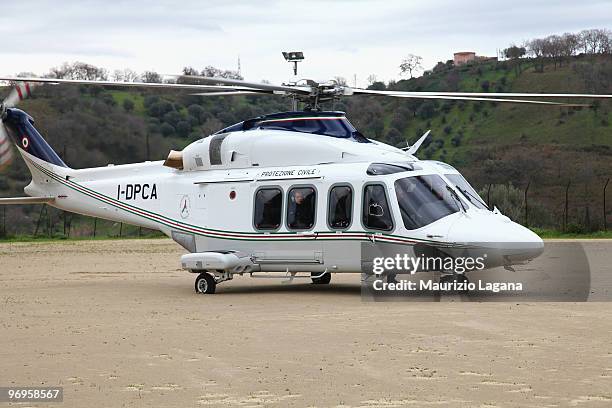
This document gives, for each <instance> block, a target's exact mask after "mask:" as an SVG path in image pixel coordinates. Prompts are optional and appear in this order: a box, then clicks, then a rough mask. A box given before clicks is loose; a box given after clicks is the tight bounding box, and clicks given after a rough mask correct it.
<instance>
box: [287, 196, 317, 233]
mask: <svg viewBox="0 0 612 408" xmlns="http://www.w3.org/2000/svg"><path fill="white" fill-rule="evenodd" d="M292 201H293V203H292V204H293V205H291V207H290V209H289V227H290V228H291V229H309V228H311V227H312V224H313V216H312V215H313V214H312V211H311V210H312V209H311V207H312V205H311V204H310V203H309V202H308V201H309V200H307V199H306V197H305V195H304V193H303V192H302V191H301V190H295V191H294V192H293V200H292Z"/></svg>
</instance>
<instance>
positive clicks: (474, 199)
mask: <svg viewBox="0 0 612 408" xmlns="http://www.w3.org/2000/svg"><path fill="white" fill-rule="evenodd" d="M444 176H445V177H446V178H447V179H449V180H450V182H451V183H453V184H454V185H455V186H456V187H457V189H458V190H459V191H461V194H463V196H464V197H465V198H466V199H467V200H468V201H469V202H470V204H472V205H473V206H474V207H476V208H480V209H483V210H488V209H489V207H487V205H486V204H485V202H484V201H483V199H482V198H480V196H479V195H478V193H477V192H476V190H474V188H473V187H472V186H471V185H470V183H468V181H467V180H466V179H465V178H464V177H463V176H462V175H461V174H445V175H444Z"/></svg>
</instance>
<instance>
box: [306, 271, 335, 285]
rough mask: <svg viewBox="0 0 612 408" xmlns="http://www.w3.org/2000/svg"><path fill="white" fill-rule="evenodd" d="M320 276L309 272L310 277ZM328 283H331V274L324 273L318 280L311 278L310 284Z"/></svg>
mask: <svg viewBox="0 0 612 408" xmlns="http://www.w3.org/2000/svg"><path fill="white" fill-rule="evenodd" d="M319 275H321V274H320V273H318V272H311V273H310V276H319ZM329 282H331V273H329V272H325V273H324V274H323V276H321V277H318V278H312V283H314V284H315V285H327V284H328V283H329Z"/></svg>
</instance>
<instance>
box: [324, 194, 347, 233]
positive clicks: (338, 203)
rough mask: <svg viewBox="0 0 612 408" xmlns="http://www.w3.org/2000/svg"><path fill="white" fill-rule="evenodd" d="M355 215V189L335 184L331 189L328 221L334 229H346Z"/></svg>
mask: <svg viewBox="0 0 612 408" xmlns="http://www.w3.org/2000/svg"><path fill="white" fill-rule="evenodd" d="M352 215H353V189H352V188H351V187H350V186H334V187H332V188H331V190H329V208H328V215H327V216H328V223H329V226H330V228H332V229H346V228H348V227H349V226H350V225H351V220H352Z"/></svg>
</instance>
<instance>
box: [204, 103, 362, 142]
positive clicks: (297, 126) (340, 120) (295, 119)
mask: <svg viewBox="0 0 612 408" xmlns="http://www.w3.org/2000/svg"><path fill="white" fill-rule="evenodd" d="M253 129H274V130H288V131H290V132H299V133H310V134H315V135H324V136H331V137H337V138H340V139H350V140H351V141H353V142H357V143H372V142H371V141H370V140H369V139H368V138H366V137H365V136H363V135H362V134H361V133H360V132H359V131H357V129H355V127H354V126H353V125H352V124H351V122H349V120H348V119H347V118H346V116H345V115H344V112H335V111H329V112H309V111H304V112H280V113H272V114H270V115H264V116H260V117H257V118H253V119H248V120H245V121H244V122H240V123H236V124H235V125H232V126H229V127H226V128H225V129H221V130H220V131H218V132H217V133H216V134H220V133H229V132H238V131H247V130H253Z"/></svg>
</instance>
